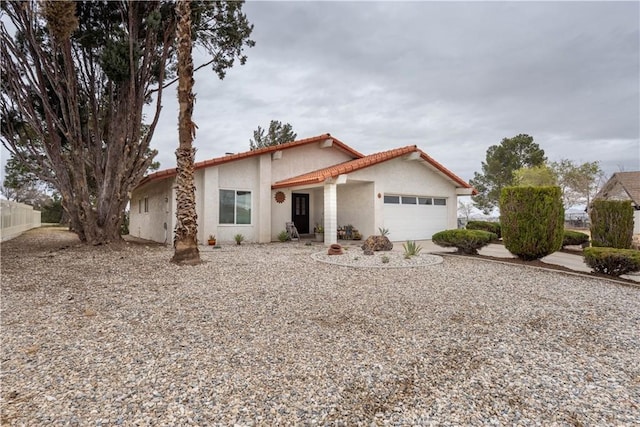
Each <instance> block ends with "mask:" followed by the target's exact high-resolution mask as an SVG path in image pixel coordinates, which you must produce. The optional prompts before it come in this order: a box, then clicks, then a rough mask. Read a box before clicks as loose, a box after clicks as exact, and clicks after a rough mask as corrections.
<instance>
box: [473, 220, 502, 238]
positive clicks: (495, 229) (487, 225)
mask: <svg viewBox="0 0 640 427" xmlns="http://www.w3.org/2000/svg"><path fill="white" fill-rule="evenodd" d="M467 230H484V231H488V232H490V233H493V234H495V235H497V236H498V239H499V238H500V237H501V236H502V232H501V229H500V223H499V222H491V221H469V222H467Z"/></svg>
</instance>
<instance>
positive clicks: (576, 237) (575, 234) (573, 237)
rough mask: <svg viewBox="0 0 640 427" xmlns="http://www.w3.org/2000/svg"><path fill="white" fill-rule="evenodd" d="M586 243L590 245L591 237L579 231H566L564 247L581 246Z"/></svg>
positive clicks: (563, 239) (563, 240)
mask: <svg viewBox="0 0 640 427" xmlns="http://www.w3.org/2000/svg"><path fill="white" fill-rule="evenodd" d="M585 243H589V235H588V234H585V233H581V232H579V231H573V230H564V236H563V238H562V247H563V248H564V247H565V246H580V245H584V244H585Z"/></svg>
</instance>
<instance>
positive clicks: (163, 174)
mask: <svg viewBox="0 0 640 427" xmlns="http://www.w3.org/2000/svg"><path fill="white" fill-rule="evenodd" d="M327 139H331V140H332V141H333V144H334V145H335V146H338V147H339V148H341V149H342V150H343V151H346V152H347V153H349V154H350V155H352V156H353V157H356V158H360V157H364V155H363V154H361V153H359V152H358V151H356V150H354V149H353V148H351V147H349V146H348V145H347V144H345V143H344V142H342V141H340V140H339V139H338V138H336V137H334V136H331V134H329V133H324V134H322V135H318V136H314V137H311V138H305V139H299V140H297V141H292V142H286V143H284V144H280V145H273V146H269V147H264V148H260V149H258V150H253V151H245V152H243V153H237V154H230V155H226V156H223V157H217V158H214V159H209V160H204V161H202V162H197V163H196V164H195V165H194V166H195V169H196V170H197V169H202V168H206V167H209V166H217V165H221V164H224V163H228V162H233V161H235V160H241V159H246V158H249V157H254V156H260V155H262V154H266V153H273V152H276V151H280V150H286V149H288V148H293V147H299V146H301V145H306V144H312V143H317V142H322V141H325V140H327ZM176 174H177V171H176V168H171V169H165V170H161V171H158V172H154V173H152V174H149V175H147V176H145V177H144V178H143V179H142V181H140V184H138V187H140V186H142V185H145V184H147V183H149V182H151V181H156V180H161V179H165V178H170V177H173V176H176Z"/></svg>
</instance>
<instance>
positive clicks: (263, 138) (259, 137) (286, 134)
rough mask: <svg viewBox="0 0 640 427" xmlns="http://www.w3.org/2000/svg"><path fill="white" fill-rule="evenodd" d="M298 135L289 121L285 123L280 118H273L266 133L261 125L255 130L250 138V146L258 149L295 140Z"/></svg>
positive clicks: (252, 148)
mask: <svg viewBox="0 0 640 427" xmlns="http://www.w3.org/2000/svg"><path fill="white" fill-rule="evenodd" d="M296 136H297V134H296V133H295V132H294V131H293V127H292V126H291V125H290V124H289V123H287V124H284V125H283V124H282V123H281V122H279V121H278V120H271V123H269V129H268V131H266V133H265V130H264V129H262V128H261V127H260V126H258V129H257V130H254V131H253V139H250V140H249V148H250V149H251V150H257V149H258V148H263V147H270V146H272V145H280V144H284V143H285V142H291V141H295V139H296Z"/></svg>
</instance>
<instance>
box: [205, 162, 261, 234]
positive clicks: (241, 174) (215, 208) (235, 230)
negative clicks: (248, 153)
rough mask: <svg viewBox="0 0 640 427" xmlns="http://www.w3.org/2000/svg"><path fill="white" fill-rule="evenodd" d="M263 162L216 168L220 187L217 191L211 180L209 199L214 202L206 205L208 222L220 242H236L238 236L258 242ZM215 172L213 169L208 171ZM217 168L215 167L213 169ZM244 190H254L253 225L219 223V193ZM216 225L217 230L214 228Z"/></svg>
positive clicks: (237, 163) (252, 194) (252, 201)
mask: <svg viewBox="0 0 640 427" xmlns="http://www.w3.org/2000/svg"><path fill="white" fill-rule="evenodd" d="M259 163H260V159H259V158H258V157H250V158H248V159H243V160H238V161H235V162H232V163H225V164H222V165H220V166H218V167H217V169H218V171H217V173H218V187H217V188H215V186H214V185H213V183H212V182H210V181H208V185H209V187H208V188H207V190H206V191H207V194H208V197H210V198H211V202H212V203H208V204H207V208H208V209H207V212H206V215H207V221H208V223H210V224H211V227H212V228H215V229H216V230H217V232H216V233H215V234H216V237H217V239H218V241H219V242H222V243H230V242H234V239H233V237H234V236H235V235H236V234H242V235H243V236H244V239H245V241H246V242H257V241H259V239H258V226H257V224H258V215H259V197H260V192H259V185H260V184H259V183H260V170H259V168H258V166H259ZM209 169H212V168H209ZM213 169H215V168H213ZM221 189H222V190H242V191H251V224H219V223H218V220H219V213H220V211H219V203H218V201H219V197H220V196H219V195H220V191H219V190H221ZM215 225H217V227H215Z"/></svg>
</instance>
